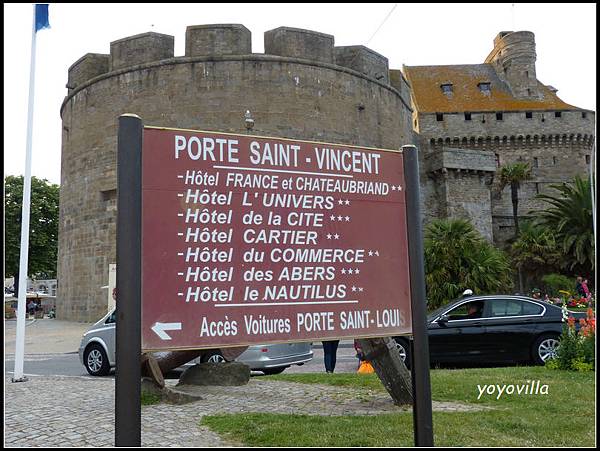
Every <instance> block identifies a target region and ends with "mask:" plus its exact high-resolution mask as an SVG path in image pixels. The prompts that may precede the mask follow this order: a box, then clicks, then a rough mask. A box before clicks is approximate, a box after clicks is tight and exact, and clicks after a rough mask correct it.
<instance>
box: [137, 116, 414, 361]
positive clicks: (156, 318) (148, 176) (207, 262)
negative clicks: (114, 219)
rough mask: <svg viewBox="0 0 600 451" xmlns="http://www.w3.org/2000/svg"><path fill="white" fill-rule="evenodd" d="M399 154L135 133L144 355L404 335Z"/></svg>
mask: <svg viewBox="0 0 600 451" xmlns="http://www.w3.org/2000/svg"><path fill="white" fill-rule="evenodd" d="M402 158H403V156H402V153H400V152H398V151H390V150H382V149H373V148H364V147H356V146H350V145H340V144H327V143H319V142H308V141H300V140H288V139H281V138H270V137H257V136H249V135H233V134H226V133H217V132H204V131H191V130H174V129H161V128H155V127H146V128H144V135H143V151H142V349H144V350H173V349H200V348H215V347H228V346H237V345H247V344H258V343H275V342H293V341H316V340H322V339H334V338H357V337H381V336H389V335H400V334H408V333H411V323H412V321H411V308H410V305H411V304H410V278H409V265H408V246H407V225H406V202H405V182H404V174H403V161H402Z"/></svg>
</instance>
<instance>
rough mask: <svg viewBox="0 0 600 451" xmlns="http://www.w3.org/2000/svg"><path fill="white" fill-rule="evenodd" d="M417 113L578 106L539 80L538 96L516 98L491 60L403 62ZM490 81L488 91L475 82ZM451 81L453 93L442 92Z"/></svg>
mask: <svg viewBox="0 0 600 451" xmlns="http://www.w3.org/2000/svg"><path fill="white" fill-rule="evenodd" d="M404 74H405V76H406V78H407V80H408V82H409V83H410V85H411V87H412V93H413V99H414V102H415V106H416V109H417V111H418V112H419V113H455V112H466V111H470V112H479V111H498V112H500V111H539V110H579V109H580V108H577V107H574V106H572V105H569V104H568V103H565V102H563V101H562V100H561V99H559V98H558V96H557V95H556V94H555V93H553V92H552V91H551V90H550V89H549V88H548V87H547V86H545V85H543V84H542V83H540V82H539V81H538V82H537V83H538V89H539V92H540V93H541V94H542V98H541V99H539V100H537V99H536V100H534V99H531V100H530V99H527V100H524V99H517V98H516V97H514V96H513V95H512V94H511V92H510V89H509V88H508V86H507V85H506V84H505V83H504V82H503V81H502V80H500V78H499V77H498V74H497V73H496V71H495V70H494V67H493V66H492V65H491V64H464V65H451V66H404ZM481 82H484V83H490V84H491V92H490V94H489V95H486V94H484V93H482V92H481V90H480V89H479V87H478V83H481ZM447 83H451V84H452V88H453V89H452V90H453V93H452V95H446V94H444V93H443V92H442V89H441V87H440V86H441V85H442V84H447Z"/></svg>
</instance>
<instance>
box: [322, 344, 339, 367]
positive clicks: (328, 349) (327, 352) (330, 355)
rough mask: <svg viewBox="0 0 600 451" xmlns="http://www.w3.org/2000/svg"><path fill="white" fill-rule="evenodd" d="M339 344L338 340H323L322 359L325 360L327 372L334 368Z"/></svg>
mask: <svg viewBox="0 0 600 451" xmlns="http://www.w3.org/2000/svg"><path fill="white" fill-rule="evenodd" d="M339 344H340V340H329V341H323V359H324V360H325V371H326V372H327V373H333V370H335V361H336V355H337V348H338V345H339Z"/></svg>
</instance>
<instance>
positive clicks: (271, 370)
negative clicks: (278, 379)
mask: <svg viewBox="0 0 600 451" xmlns="http://www.w3.org/2000/svg"><path fill="white" fill-rule="evenodd" d="M286 368H288V367H287V366H280V367H277V368H264V369H262V370H261V371H262V372H263V373H265V374H266V375H267V376H270V375H273V374H281V373H283V372H284V371H285V369H286Z"/></svg>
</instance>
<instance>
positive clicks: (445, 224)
mask: <svg viewBox="0 0 600 451" xmlns="http://www.w3.org/2000/svg"><path fill="white" fill-rule="evenodd" d="M424 254H425V282H426V285H427V299H428V301H429V305H428V308H430V309H432V308H437V307H439V306H440V305H443V304H444V303H446V302H448V301H450V300H452V299H456V298H457V297H459V296H460V295H461V294H462V292H463V291H464V290H466V289H467V288H470V289H471V290H473V292H475V293H477V294H485V293H497V292H502V291H506V290H508V289H510V288H511V287H512V282H511V272H512V271H511V266H510V263H509V260H508V257H507V256H506V254H505V253H504V252H502V251H501V250H499V249H496V248H495V247H494V246H492V245H491V244H490V243H488V242H487V241H486V240H485V239H484V238H483V236H481V234H480V233H478V232H477V231H476V230H475V228H474V227H473V226H472V225H471V223H470V222H469V221H467V220H464V219H438V220H435V221H432V222H431V223H430V224H429V225H428V226H427V228H426V231H425V239H424Z"/></svg>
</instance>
